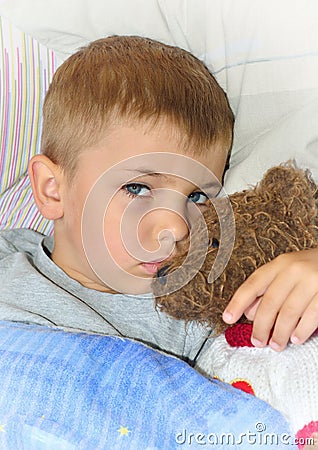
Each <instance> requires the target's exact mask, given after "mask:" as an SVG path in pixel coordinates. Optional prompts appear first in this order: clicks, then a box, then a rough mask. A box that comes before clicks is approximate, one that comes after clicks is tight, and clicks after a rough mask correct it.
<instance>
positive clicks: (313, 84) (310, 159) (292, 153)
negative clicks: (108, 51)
mask: <svg viewBox="0 0 318 450" xmlns="http://www.w3.org/2000/svg"><path fill="white" fill-rule="evenodd" d="M30 11H32V14H30ZM0 14H1V15H5V16H7V17H9V18H10V20H12V21H13V22H14V23H16V24H17V26H19V27H20V28H21V29H23V30H24V31H27V32H28V33H30V34H31V35H32V36H34V37H35V38H36V39H39V40H40V41H41V42H42V43H44V44H45V45H47V46H48V47H49V48H52V49H54V50H55V51H57V52H59V54H63V57H64V58H65V57H66V56H68V55H69V54H70V53H72V52H74V51H75V50H76V49H77V48H78V47H80V46H82V45H83V44H86V43H87V42H88V41H90V40H93V39H96V38H99V37H101V36H105V35H111V34H140V35H146V36H149V37H152V38H155V39H159V40H162V41H164V42H167V43H172V44H176V45H179V46H181V47H183V48H185V49H187V50H190V51H191V52H193V53H194V54H195V55H196V56H198V57H200V58H201V59H203V60H204V61H205V62H206V63H207V65H208V66H209V68H210V69H211V71H212V72H213V73H214V74H215V76H216V78H217V80H218V81H219V83H220V84H221V85H222V87H223V88H224V89H225V91H226V92H227V94H228V97H229V100H230V103H231V106H232V108H233V110H234V113H235V115H236V125H235V139H234V145H233V151H232V157H231V161H230V169H229V171H228V173H227V176H226V179H225V187H226V189H227V190H228V191H229V192H231V191H234V190H239V189H242V188H244V187H246V186H248V185H249V184H251V183H255V182H256V181H258V180H259V179H260V178H261V176H262V174H263V172H264V171H265V170H266V169H267V168H268V167H269V166H272V165H273V164H277V163H280V162H283V161H286V160H287V159H290V158H294V159H295V160H296V162H298V164H299V165H300V166H302V167H308V168H310V169H311V170H312V172H313V174H314V177H315V178H316V180H317V181H318V131H317V129H318V127H317V123H318V122H317V118H318V117H317V116H318V76H317V73H318V27H317V17H318V2H317V1H316V0H279V1H277V0H129V1H128V0H117V1H116V2H114V1H113V0H94V1H93V2H88V1H87V0H69V1H68V2H65V1H64V0H63V1H62V0H46V1H45V2H44V1H43V0H2V2H1V4H0Z"/></svg>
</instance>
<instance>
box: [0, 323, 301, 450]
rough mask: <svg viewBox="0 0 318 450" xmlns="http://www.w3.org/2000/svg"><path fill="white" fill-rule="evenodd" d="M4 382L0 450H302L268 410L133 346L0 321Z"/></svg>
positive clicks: (0, 398) (180, 365) (177, 362)
mask: <svg viewBox="0 0 318 450" xmlns="http://www.w3.org/2000/svg"><path fill="white" fill-rule="evenodd" d="M0 380H1V395H0V448H1V450H20V449H23V450H44V449H45V450H98V449H102V450H104V449H105V450H116V449H123V450H129V449H136V450H146V449H147V450H155V449H156V450H165V449H167V450H172V449H180V450H183V449H188V448H189V449H196V448H200V449H202V447H205V448H213V449H219V448H231V449H236V448H237V449H241V450H246V449H251V450H255V449H259V448H267V449H268V448H275V449H286V448H294V447H293V446H292V445H291V442H292V437H291V436H290V433H289V429H288V426H287V424H286V422H285V421H284V419H283V418H282V416H281V415H280V414H279V413H278V412H277V411H275V410H273V409H272V408H271V407H270V406H268V405H267V404H265V403H264V402H262V401H260V400H258V399H256V398H255V397H253V396H251V395H248V394H245V393H244V392H241V391H239V390H237V389H234V388H232V387H231V386H229V385H226V384H223V383H221V382H219V381H210V380H207V379H206V378H204V377H203V376H201V375H200V374H198V373H197V372H196V371H195V370H194V369H192V368H191V367H189V366H188V365H187V364H186V363H184V362H182V361H180V360H178V359H176V358H173V357H170V356H166V355H163V354H161V353H159V352H156V351H154V350H152V349H150V348H148V347H146V346H144V345H142V344H140V343H137V342H134V341H131V340H128V339H121V338H117V337H110V336H100V335H88V334H84V333H68V332H64V331H61V330H58V329H52V328H47V327H41V326H34V325H24V324H16V323H9V322H0ZM269 439H275V441H277V443H276V442H275V444H274V445H273V446H272V445H271V444H270V442H271V441H270V440H269ZM284 440H285V441H284ZM287 440H288V442H289V445H286V442H287Z"/></svg>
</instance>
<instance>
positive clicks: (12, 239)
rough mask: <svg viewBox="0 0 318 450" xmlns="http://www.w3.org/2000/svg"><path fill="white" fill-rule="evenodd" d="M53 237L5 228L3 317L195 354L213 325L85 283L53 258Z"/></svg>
mask: <svg viewBox="0 0 318 450" xmlns="http://www.w3.org/2000/svg"><path fill="white" fill-rule="evenodd" d="M52 248H53V238H52V237H44V236H43V235H41V234H40V233H37V232H35V231H32V230H27V229H16V230H8V231H2V232H0V261H1V262H0V320H10V321H16V322H25V323H35V324H40V325H48V326H57V327H60V328H63V329H67V330H74V331H84V332H93V333H101V334H108V335H117V336H123V337H128V338H131V339H136V340H139V341H141V342H144V343H146V344H148V345H151V346H152V347H154V348H158V349H161V350H163V351H165V352H167V353H171V354H173V355H176V356H178V357H181V358H183V359H185V360H187V361H189V362H193V361H194V360H195V359H196V356H197V355H198V353H199V352H200V351H201V350H202V349H203V346H204V345H205V344H206V341H207V338H208V336H209V335H210V333H211V330H210V329H208V328H204V327H203V326H201V325H199V324H197V323H192V322H191V323H188V324H187V325H186V324H185V323H184V322H183V321H177V320H175V319H173V318H171V317H169V316H167V315H166V314H164V313H161V312H160V311H158V310H157V309H156V308H155V306H154V299H153V296H152V295H151V294H149V295H146V296H145V295H140V296H138V295H136V296H128V295H123V294H115V295H114V294H108V293H104V292H100V291H96V290H93V289H89V288H86V287H84V286H82V285H81V284H80V283H79V282H77V281H76V280H74V279H72V278H70V277H69V276H68V275H66V273H65V272H64V271H63V270H61V269H60V268H59V267H58V266H57V265H56V264H55V263H54V262H53V261H52V260H51V259H50V253H51V250H52Z"/></svg>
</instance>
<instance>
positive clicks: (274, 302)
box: [252, 272, 300, 347]
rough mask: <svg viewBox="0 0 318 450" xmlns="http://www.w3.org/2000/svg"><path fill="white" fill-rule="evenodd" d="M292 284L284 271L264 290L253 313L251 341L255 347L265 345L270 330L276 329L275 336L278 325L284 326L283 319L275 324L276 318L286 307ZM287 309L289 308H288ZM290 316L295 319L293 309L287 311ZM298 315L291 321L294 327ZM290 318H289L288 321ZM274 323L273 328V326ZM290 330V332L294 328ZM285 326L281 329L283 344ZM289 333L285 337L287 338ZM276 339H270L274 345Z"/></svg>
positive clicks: (292, 287)
mask: <svg viewBox="0 0 318 450" xmlns="http://www.w3.org/2000/svg"><path fill="white" fill-rule="evenodd" d="M293 289H294V286H293V285H292V284H291V282H290V277H289V276H288V274H287V273H286V272H283V273H281V274H279V276H277V277H276V278H275V279H274V280H273V281H272V283H271V284H270V286H269V287H268V289H267V290H266V292H265V293H264V295H263V299H262V301H261V303H260V304H259V306H258V309H257V311H256V314H255V318H254V322H253V333H252V343H253V345H254V346H255V347H264V346H265V345H267V343H268V341H269V337H270V334H271V332H272V330H273V329H274V330H275V329H276V336H277V333H278V332H279V326H285V327H286V324H284V322H283V321H281V320H280V322H279V325H278V326H276V321H277V320H278V317H279V313H280V311H281V309H282V308H288V303H287V305H286V300H287V299H288V298H289V295H290V294H291V292H292V291H293ZM288 311H289V310H288ZM289 315H290V317H292V318H293V319H295V313H294V311H292V310H291V311H289V314H288V317H289ZM299 317H300V316H299V315H298V316H297V318H296V319H295V322H293V324H292V326H293V327H294V328H295V326H296V324H297V322H298V320H299ZM290 321H291V319H289V322H290ZM274 324H275V328H273V327H274ZM294 328H292V330H291V331H290V333H291V332H292V331H293V330H294ZM285 333H286V331H285V328H284V329H283V331H282V336H281V342H282V344H283V341H284V336H285ZM289 337H290V334H289V336H288V338H287V340H288V339H289ZM275 342H276V341H272V344H274V346H275ZM279 342H280V341H279Z"/></svg>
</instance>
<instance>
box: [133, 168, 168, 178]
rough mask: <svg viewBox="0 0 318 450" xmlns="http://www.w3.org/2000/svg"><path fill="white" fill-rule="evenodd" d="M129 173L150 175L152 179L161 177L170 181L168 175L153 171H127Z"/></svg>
mask: <svg viewBox="0 0 318 450" xmlns="http://www.w3.org/2000/svg"><path fill="white" fill-rule="evenodd" d="M126 170H127V172H133V173H134V174H137V176H138V175H148V176H151V177H161V178H164V179H165V180H170V177H169V175H168V174H164V173H160V172H156V171H155V170H152V169H143V168H141V169H126Z"/></svg>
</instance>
